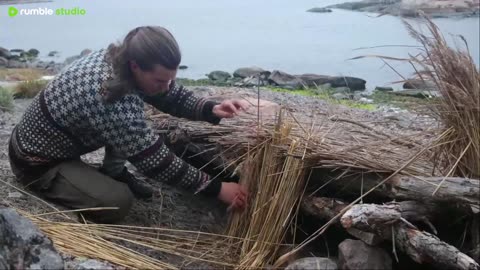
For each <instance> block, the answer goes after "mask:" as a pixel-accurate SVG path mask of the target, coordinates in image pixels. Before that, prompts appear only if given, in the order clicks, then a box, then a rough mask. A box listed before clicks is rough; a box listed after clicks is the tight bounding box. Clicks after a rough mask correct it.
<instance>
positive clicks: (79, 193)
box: [10, 160, 134, 223]
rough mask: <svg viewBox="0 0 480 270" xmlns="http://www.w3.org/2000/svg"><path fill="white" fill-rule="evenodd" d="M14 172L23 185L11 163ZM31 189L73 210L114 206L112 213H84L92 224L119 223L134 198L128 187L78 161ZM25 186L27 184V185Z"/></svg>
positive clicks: (52, 172) (62, 165) (50, 173)
mask: <svg viewBox="0 0 480 270" xmlns="http://www.w3.org/2000/svg"><path fill="white" fill-rule="evenodd" d="M10 164H11V167H12V171H13V173H14V174H15V175H16V176H17V178H18V180H20V181H21V182H22V183H25V184H26V183H27V182H30V183H32V180H31V179H28V180H27V179H24V177H23V173H22V172H21V171H20V170H18V169H17V168H15V166H14V164H12V163H10ZM33 181H34V182H35V185H32V187H33V186H35V188H34V190H35V191H36V192H38V193H40V194H41V195H43V196H44V197H46V198H47V199H50V200H52V201H54V202H56V203H59V204H61V205H64V206H67V207H69V208H73V209H86V208H96V207H116V208H117V209H115V210H98V211H84V212H83V213H82V214H84V216H85V217H86V218H88V219H90V220H92V221H95V222H99V223H113V222H117V221H120V220H122V219H123V218H124V217H125V216H126V215H127V213H128V211H129V210H130V208H131V206H132V204H133V201H134V199H133V198H134V197H133V194H132V193H131V191H130V189H129V188H128V186H127V185H126V184H124V183H122V182H119V181H116V180H114V179H112V178H111V177H109V176H107V175H104V174H102V173H100V172H99V171H98V170H97V169H96V168H94V167H92V166H90V165H88V164H86V163H84V162H82V161H80V160H72V161H66V162H62V163H60V164H59V165H57V166H55V167H53V168H52V169H50V170H49V171H48V172H46V173H45V174H44V175H42V176H41V177H40V178H39V179H34V180H33ZM27 185H28V184H27Z"/></svg>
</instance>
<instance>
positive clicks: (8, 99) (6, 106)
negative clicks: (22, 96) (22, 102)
mask: <svg viewBox="0 0 480 270" xmlns="http://www.w3.org/2000/svg"><path fill="white" fill-rule="evenodd" d="M12 109H13V96H12V92H11V91H10V90H9V89H8V88H5V87H1V86H0V110H2V111H9V110H12Z"/></svg>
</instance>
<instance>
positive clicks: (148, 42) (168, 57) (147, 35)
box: [104, 26, 182, 101]
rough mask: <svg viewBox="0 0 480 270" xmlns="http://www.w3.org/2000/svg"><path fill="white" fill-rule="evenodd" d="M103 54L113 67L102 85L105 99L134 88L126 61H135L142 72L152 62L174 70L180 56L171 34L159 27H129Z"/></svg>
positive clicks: (112, 98) (111, 98)
mask: <svg viewBox="0 0 480 270" xmlns="http://www.w3.org/2000/svg"><path fill="white" fill-rule="evenodd" d="M106 57H107V61H109V62H110V63H111V64H112V68H113V78H112V79H111V80H109V81H106V82H105V85H104V88H105V91H106V92H105V95H104V98H105V100H106V101H114V100H116V99H118V98H121V97H122V96H124V95H125V94H128V93H130V92H131V91H132V90H133V89H134V88H135V86H136V83H135V79H134V77H133V73H132V71H131V70H130V65H129V63H130V61H135V62H136V63H137V64H138V65H139V67H140V69H141V70H142V71H151V70H152V69H153V67H154V65H156V64H159V65H162V66H163V67H165V68H167V69H172V70H175V69H177V68H178V66H179V65H180V61H181V58H182V56H181V53H180V49H179V47H178V44H177V41H176V40H175V38H174V37H173V35H172V34H171V33H170V32H169V31H168V30H167V29H165V28H163V27H160V26H141V27H137V28H135V29H133V30H131V31H130V32H129V33H128V34H127V36H126V37H125V39H124V40H123V42H122V43H121V44H113V43H112V44H110V46H109V47H108V51H107V56H106Z"/></svg>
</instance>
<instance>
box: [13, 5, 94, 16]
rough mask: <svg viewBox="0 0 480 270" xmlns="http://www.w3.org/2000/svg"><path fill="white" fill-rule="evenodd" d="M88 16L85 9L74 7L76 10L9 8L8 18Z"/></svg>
mask: <svg viewBox="0 0 480 270" xmlns="http://www.w3.org/2000/svg"><path fill="white" fill-rule="evenodd" d="M85 14H87V11H86V10H85V9H83V8H79V7H74V8H57V9H51V8H21V9H17V8H15V7H9V8H8V16H10V17H15V16H52V15H57V16H80V15H85Z"/></svg>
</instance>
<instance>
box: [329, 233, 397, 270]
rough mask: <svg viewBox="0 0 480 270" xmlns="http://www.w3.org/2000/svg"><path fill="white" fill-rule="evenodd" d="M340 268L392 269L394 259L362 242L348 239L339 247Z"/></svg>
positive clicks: (383, 251)
mask: <svg viewBox="0 0 480 270" xmlns="http://www.w3.org/2000/svg"><path fill="white" fill-rule="evenodd" d="M338 266H339V268H340V269H346V270H347V269H348V270H353V269H372V270H374V269H385V270H389V269H392V259H391V258H390V255H388V253H387V252H386V251H385V250H383V249H381V248H379V247H373V246H369V245H367V244H365V243H364V242H362V241H360V240H352V239H347V240H345V241H343V242H342V243H340V245H338Z"/></svg>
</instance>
